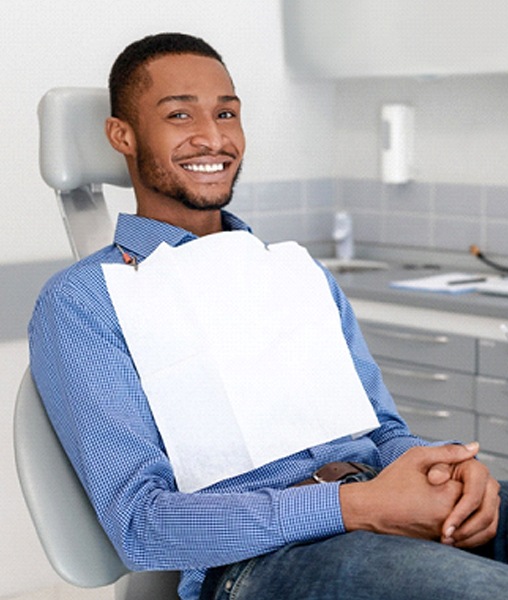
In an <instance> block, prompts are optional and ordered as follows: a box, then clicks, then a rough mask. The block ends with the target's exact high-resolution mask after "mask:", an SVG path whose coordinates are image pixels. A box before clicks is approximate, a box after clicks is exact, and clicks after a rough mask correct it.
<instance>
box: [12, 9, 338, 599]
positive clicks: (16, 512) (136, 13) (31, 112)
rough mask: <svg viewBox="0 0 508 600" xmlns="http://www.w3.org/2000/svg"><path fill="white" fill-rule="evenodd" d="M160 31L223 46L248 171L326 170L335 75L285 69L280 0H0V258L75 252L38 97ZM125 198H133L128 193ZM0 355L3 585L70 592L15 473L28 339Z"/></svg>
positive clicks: (306, 173)
mask: <svg viewBox="0 0 508 600" xmlns="http://www.w3.org/2000/svg"><path fill="white" fill-rule="evenodd" d="M160 31H184V32H188V33H193V34H195V35H200V36H202V37H204V38H205V39H206V40H208V41H209V42H210V43H211V44H212V45H214V46H216V47H217V49H218V50H219V51H220V52H221V53H222V55H223V56H224V59H225V61H226V63H227V65H228V67H229V69H230V71H231V73H232V75H233V77H234V79H235V82H236V85H237V89H238V92H239V94H240V96H241V97H242V99H243V101H244V122H245V128H246V132H247V136H248V153H247V158H246V161H245V163H246V164H245V169H244V174H243V180H244V181H251V182H258V181H271V180H280V179H302V178H305V177H319V176H330V174H331V172H332V170H333V164H334V156H333V138H334V134H333V128H331V127H330V115H331V114H332V113H333V110H332V109H333V98H334V94H335V92H334V86H333V84H331V83H312V84H308V83H304V82H299V83H298V82H293V81H291V80H290V79H289V77H288V76H287V74H286V72H285V70H284V63H283V55H282V36H281V24H280V16H279V2H278V0H213V1H211V0H146V1H145V2H141V1H139V0H106V1H104V0H84V1H82V2H79V1H78V2H69V1H68V0H2V2H1V18H0V47H1V52H2V60H1V61H0V94H1V105H2V109H1V110H0V132H1V136H2V143H1V145H0V176H1V177H0V180H1V182H2V187H1V192H0V209H1V211H2V219H1V220H0V266H1V264H2V263H3V264H12V263H24V262H33V261H47V260H53V259H59V258H66V257H70V252H69V247H68V242H67V239H66V237H65V234H64V228H63V225H62V222H61V218H60V215H59V213H58V211H57V208H56V203H55V201H54V197H53V193H52V191H51V190H50V189H49V188H48V187H47V186H46V185H45V184H44V183H43V181H42V180H41V179H40V176H39V173H38V159H37V145H38V130H37V119H36V107H37V103H38V101H39V98H40V97H41V96H42V94H43V93H44V92H45V91H46V90H48V89H49V88H51V87H54V86H105V85H106V83H107V75H108V72H109V68H110V65H111V63H112V61H113V60H114V58H115V57H116V56H117V54H118V53H119V52H120V51H121V50H122V49H123V48H124V47H125V46H126V45H127V44H128V43H130V42H131V41H133V40H134V39H138V38H140V37H142V36H144V35H147V34H150V33H158V32H160ZM123 198H124V196H123V195H122V194H117V195H116V199H115V202H114V203H113V205H114V206H115V207H118V206H119V205H120V204H121V200H122V199H123ZM125 202H126V205H127V209H130V208H132V201H131V198H130V197H129V198H126V199H125ZM0 289H1V287H0ZM0 293H1V292H0ZM0 318H8V317H6V316H5V315H2V316H0ZM0 360H1V364H2V365H3V366H4V367H3V369H2V371H1V372H0V397H1V398H2V411H1V413H0V431H1V432H2V436H1V439H0V472H1V473H2V485H1V489H2V493H1V494H0V540H1V544H0V571H1V573H2V577H1V578H0V597H7V596H10V595H14V594H21V593H24V592H26V591H27V590H36V589H38V590H41V589H42V588H45V587H47V588H51V592H48V593H49V594H50V597H54V598H56V597H57V596H58V597H60V596H59V594H61V597H62V598H63V597H70V596H69V593H67V592H66V591H65V589H66V588H64V587H62V586H61V585H60V586H59V587H58V589H57V588H54V586H55V585H57V580H56V578H55V576H54V575H53V574H52V571H51V569H50V568H49V567H48V565H47V564H46V561H45V559H44V557H43V554H42V551H41V550H40V547H39V545H38V542H37V539H36V537H35V533H34V531H33V529H32V526H31V523H30V521H29V519H28V517H27V513H26V510H25V507H24V505H23V502H22V499H21V494H20V491H19V487H18V484H17V480H16V476H15V468H14V457H13V452H12V413H13V407H14V396H15V391H16V388H17V385H18V382H19V380H20V378H21V374H22V372H23V370H24V368H25V366H26V363H27V351H26V343H25V341H24V340H18V341H13V342H5V343H1V342H0ZM55 590H56V591H55ZM58 590H60V591H58ZM62 590H63V591H62ZM39 593H41V594H42V593H43V592H41V591H40V592H38V593H37V597H38V598H39ZM90 596H91V597H97V594H94V593H93V592H91V593H90ZM31 597H32V596H31ZM41 598H42V596H41ZM44 598H46V594H45V593H44Z"/></svg>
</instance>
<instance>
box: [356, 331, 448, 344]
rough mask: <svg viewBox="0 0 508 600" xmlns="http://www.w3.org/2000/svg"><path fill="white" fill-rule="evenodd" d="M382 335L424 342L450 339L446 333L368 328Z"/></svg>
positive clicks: (436, 342)
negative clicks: (427, 333)
mask: <svg viewBox="0 0 508 600" xmlns="http://www.w3.org/2000/svg"><path fill="white" fill-rule="evenodd" d="M366 331H367V332H369V333H373V334H374V335H379V336H380V337H386V338H392V339H397V340H405V341H409V342H421V343H422V344H448V342H449V341H450V339H449V338H448V336H446V335H426V334H423V333H409V332H407V331H388V330H387V329H376V328H369V329H367V330H366Z"/></svg>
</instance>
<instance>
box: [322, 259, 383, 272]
mask: <svg viewBox="0 0 508 600" xmlns="http://www.w3.org/2000/svg"><path fill="white" fill-rule="evenodd" d="M318 260H319V262H320V263H322V264H323V265H324V266H325V267H326V268H327V269H330V271H334V272H335V273H361V272H362V271H380V270H383V269H388V268H389V265H388V263H385V262H381V261H377V260H363V259H361V258H352V259H343V258H318Z"/></svg>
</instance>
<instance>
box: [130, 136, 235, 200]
mask: <svg viewBox="0 0 508 600" xmlns="http://www.w3.org/2000/svg"><path fill="white" fill-rule="evenodd" d="M200 156H207V154H205V153H204V154H201V155H200ZM137 170H138V174H139V179H140V181H141V183H142V184H143V185H144V186H145V187H146V188H148V189H150V190H152V191H154V192H156V193H158V194H162V195H163V196H166V198H169V199H171V200H176V201H177V202H180V203H181V204H183V205H184V206H186V207H187V208H190V209H192V210H201V211H211V210H220V209H221V208H224V207H225V206H227V205H228V204H229V203H230V202H231V199H232V197H233V189H234V187H235V184H236V182H237V180H238V177H239V176H240V172H241V170H242V165H241V164H240V165H239V167H238V169H237V171H236V173H235V175H234V177H233V180H232V182H231V186H230V188H229V190H228V191H227V192H223V193H219V194H217V195H215V196H211V195H210V194H209V195H207V196H204V195H199V194H194V193H192V192H191V191H190V190H189V189H188V188H187V187H186V186H185V185H184V184H183V183H182V182H180V181H179V180H178V177H177V176H176V175H174V174H173V173H171V172H170V171H169V170H168V169H165V168H164V167H163V166H162V165H161V164H160V163H159V162H158V161H157V159H156V158H155V156H154V155H153V152H152V151H151V150H150V149H149V148H146V147H144V146H142V145H138V155H137Z"/></svg>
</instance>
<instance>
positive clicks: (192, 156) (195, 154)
mask: <svg viewBox="0 0 508 600" xmlns="http://www.w3.org/2000/svg"><path fill="white" fill-rule="evenodd" d="M205 156H209V157H212V158H222V157H223V158H231V159H232V160H236V154H233V152H228V151H227V150H219V151H218V152H213V151H212V150H210V149H209V148H206V147H203V148H202V150H198V151H197V152H193V153H192V154H186V155H184V156H178V157H176V159H177V160H178V161H186V160H193V159H195V158H203V157H205Z"/></svg>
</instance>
